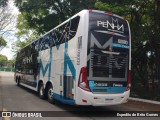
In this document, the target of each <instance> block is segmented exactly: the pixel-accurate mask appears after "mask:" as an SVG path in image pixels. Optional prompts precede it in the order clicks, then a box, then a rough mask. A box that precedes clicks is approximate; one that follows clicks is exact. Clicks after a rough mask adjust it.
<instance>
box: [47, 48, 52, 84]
mask: <svg viewBox="0 0 160 120" xmlns="http://www.w3.org/2000/svg"><path fill="white" fill-rule="evenodd" d="M51 66H52V47H51V48H50V59H49V73H48V74H49V75H48V81H50V78H51Z"/></svg>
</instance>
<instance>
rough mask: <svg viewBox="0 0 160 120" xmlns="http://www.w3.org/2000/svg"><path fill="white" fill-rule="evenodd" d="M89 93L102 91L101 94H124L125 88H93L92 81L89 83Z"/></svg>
mask: <svg viewBox="0 0 160 120" xmlns="http://www.w3.org/2000/svg"><path fill="white" fill-rule="evenodd" d="M89 87H90V89H91V91H94V90H95V91H96V90H98V91H99V90H100V91H101V90H102V91H103V92H117V93H118V92H124V91H126V87H107V86H94V81H89Z"/></svg>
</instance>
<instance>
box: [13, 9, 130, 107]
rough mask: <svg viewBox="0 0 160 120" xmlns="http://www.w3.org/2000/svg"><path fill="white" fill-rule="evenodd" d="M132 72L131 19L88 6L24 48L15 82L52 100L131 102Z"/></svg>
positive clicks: (82, 103)
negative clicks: (129, 99) (88, 8)
mask: <svg viewBox="0 0 160 120" xmlns="http://www.w3.org/2000/svg"><path fill="white" fill-rule="evenodd" d="M130 72H131V37H130V28H129V24H128V22H127V21H126V20H124V19H123V18H121V17H119V16H117V15H115V14H112V13H106V12H102V11H96V10H83V11H81V12H79V13H78V14H76V15H74V16H73V17H71V18H70V19H68V20H67V21H65V22H63V23H62V24H60V25H59V26H57V27H55V28H54V29H52V30H50V31H49V32H48V33H46V34H45V35H43V36H42V37H40V38H39V39H38V40H36V41H34V42H32V43H31V44H29V45H28V46H26V47H25V48H23V49H22V50H21V51H20V52H19V53H18V55H17V60H16V71H15V81H16V82H17V84H18V85H19V84H20V85H23V86H25V87H27V88H30V89H32V90H35V91H37V92H39V94H40V97H41V98H44V97H48V99H50V101H51V99H52V100H58V101H61V102H63V103H66V104H73V105H93V106H105V105H117V104H121V103H125V102H127V99H128V97H129V94H130V79H131V78H130ZM49 97H51V98H49Z"/></svg>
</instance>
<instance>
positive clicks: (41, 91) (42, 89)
mask: <svg viewBox="0 0 160 120" xmlns="http://www.w3.org/2000/svg"><path fill="white" fill-rule="evenodd" d="M43 92H44V88H43V86H41V87H40V91H39V93H40V95H41V96H43Z"/></svg>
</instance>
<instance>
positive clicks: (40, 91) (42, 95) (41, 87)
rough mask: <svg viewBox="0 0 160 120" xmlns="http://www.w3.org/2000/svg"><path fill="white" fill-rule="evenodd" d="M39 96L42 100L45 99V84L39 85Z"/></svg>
mask: <svg viewBox="0 0 160 120" xmlns="http://www.w3.org/2000/svg"><path fill="white" fill-rule="evenodd" d="M38 94H39V97H40V98H41V99H45V89H44V85H43V83H40V84H39V89H38Z"/></svg>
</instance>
